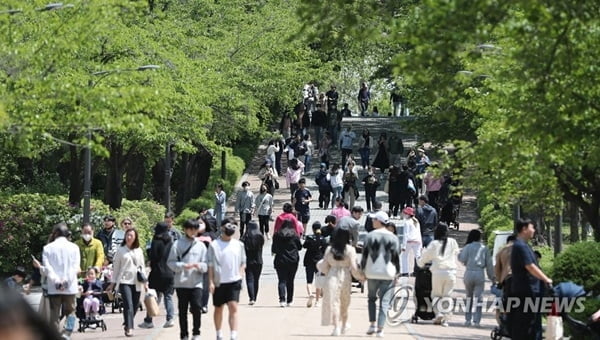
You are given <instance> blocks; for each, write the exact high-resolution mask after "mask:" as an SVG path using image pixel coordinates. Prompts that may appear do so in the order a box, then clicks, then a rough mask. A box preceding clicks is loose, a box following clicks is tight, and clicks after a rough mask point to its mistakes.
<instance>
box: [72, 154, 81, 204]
mask: <svg viewBox="0 0 600 340" xmlns="http://www.w3.org/2000/svg"><path fill="white" fill-rule="evenodd" d="M69 155H70V157H69V203H70V204H72V205H75V206H78V207H79V206H81V195H82V194H83V183H82V181H81V180H82V176H81V168H82V165H83V164H82V163H83V162H82V160H83V157H81V151H80V150H78V148H77V147H76V146H74V145H71V146H69Z"/></svg>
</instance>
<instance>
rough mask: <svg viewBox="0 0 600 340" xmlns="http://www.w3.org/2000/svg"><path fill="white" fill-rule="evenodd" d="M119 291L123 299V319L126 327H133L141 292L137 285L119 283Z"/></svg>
mask: <svg viewBox="0 0 600 340" xmlns="http://www.w3.org/2000/svg"><path fill="white" fill-rule="evenodd" d="M119 293H121V298H122V299H123V320H124V321H125V322H124V324H125V328H126V329H133V318H135V313H136V312H137V310H138V307H139V305H140V292H138V291H137V290H135V285H126V284H123V283H121V284H120V285H119Z"/></svg>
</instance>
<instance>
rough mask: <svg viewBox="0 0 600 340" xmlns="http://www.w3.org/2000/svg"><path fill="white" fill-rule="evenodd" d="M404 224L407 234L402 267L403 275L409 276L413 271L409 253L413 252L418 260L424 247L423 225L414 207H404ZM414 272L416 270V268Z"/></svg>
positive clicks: (413, 255) (401, 258)
mask: <svg viewBox="0 0 600 340" xmlns="http://www.w3.org/2000/svg"><path fill="white" fill-rule="evenodd" d="M402 224H403V225H404V231H405V234H406V248H405V249H403V250H402V255H401V257H400V260H401V266H400V268H401V269H402V274H401V276H408V273H410V272H411V271H410V269H409V264H408V263H409V262H408V256H409V253H412V257H413V258H414V259H415V261H416V259H417V258H419V257H420V256H421V248H422V247H423V241H422V240H421V227H420V225H419V220H417V219H416V218H415V210H414V209H413V208H412V207H406V208H404V209H402ZM412 272H413V273H414V272H415V271H414V268H413V271H412Z"/></svg>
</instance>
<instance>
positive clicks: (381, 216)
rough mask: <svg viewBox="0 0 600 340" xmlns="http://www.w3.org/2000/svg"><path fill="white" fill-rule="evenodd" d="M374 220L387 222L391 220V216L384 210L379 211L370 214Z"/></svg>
mask: <svg viewBox="0 0 600 340" xmlns="http://www.w3.org/2000/svg"><path fill="white" fill-rule="evenodd" d="M369 216H370V217H371V218H372V219H374V220H379V222H381V223H384V224H387V223H388V222H389V221H390V217H389V216H388V214H386V213H385V212H384V211H378V212H375V213H372V214H370V215H369Z"/></svg>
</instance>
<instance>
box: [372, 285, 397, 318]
mask: <svg viewBox="0 0 600 340" xmlns="http://www.w3.org/2000/svg"><path fill="white" fill-rule="evenodd" d="M367 288H368V290H369V293H368V297H369V300H368V309H369V322H375V321H377V328H378V329H383V326H384V325H385V318H386V314H387V312H388V309H389V307H390V302H391V300H392V296H393V294H394V289H393V288H394V284H393V281H392V280H373V279H369V280H367ZM377 298H379V315H377V305H376V303H375V302H376V301H377Z"/></svg>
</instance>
